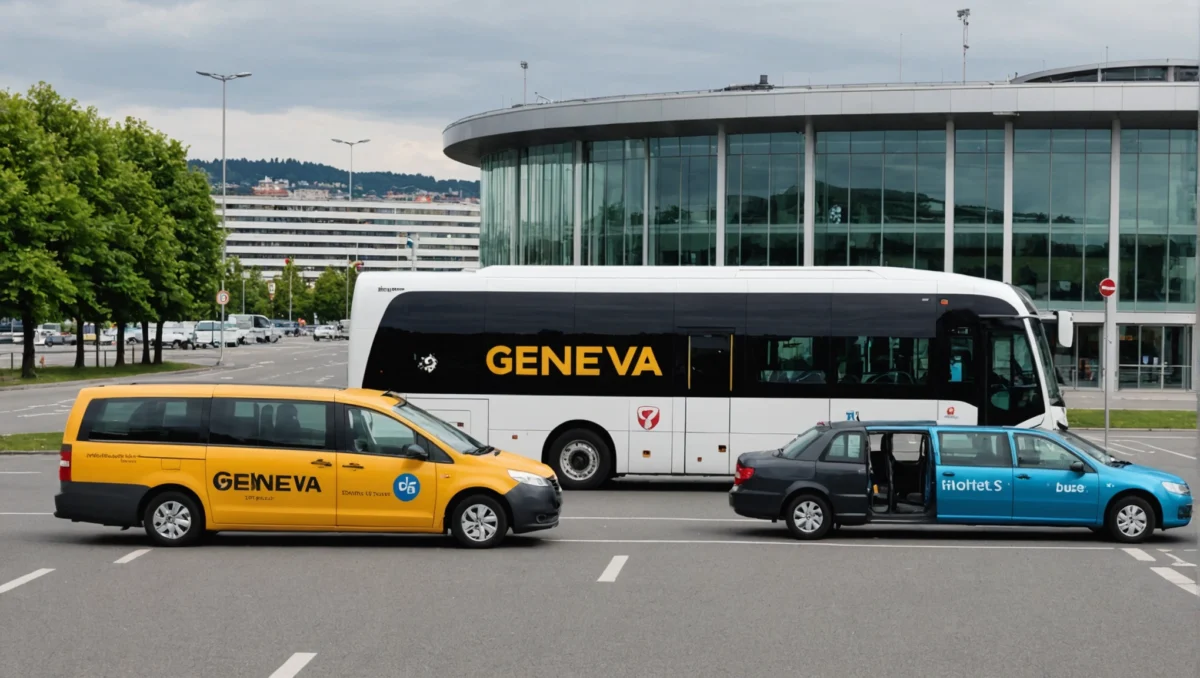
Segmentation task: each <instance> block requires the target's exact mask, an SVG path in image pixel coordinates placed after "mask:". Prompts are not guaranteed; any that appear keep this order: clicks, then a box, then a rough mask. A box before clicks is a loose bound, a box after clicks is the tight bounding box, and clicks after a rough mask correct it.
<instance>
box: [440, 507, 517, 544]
mask: <svg viewBox="0 0 1200 678" xmlns="http://www.w3.org/2000/svg"><path fill="white" fill-rule="evenodd" d="M507 533H508V516H507V515H506V514H505V512H504V507H503V506H501V505H500V502H498V501H496V500H495V499H494V498H493V497H489V496H488V495H486V494H472V495H470V496H468V497H466V498H464V499H463V500H462V501H460V502H458V504H457V505H456V506H455V507H454V511H452V512H451V514H450V534H452V535H454V538H455V539H456V540H458V543H459V544H460V545H461V546H464V547H466V548H470V549H487V548H491V547H493V546H496V545H497V544H499V543H500V542H501V541H504V536H505V535H506V534H507Z"/></svg>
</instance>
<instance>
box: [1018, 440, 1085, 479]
mask: <svg viewBox="0 0 1200 678" xmlns="http://www.w3.org/2000/svg"><path fill="white" fill-rule="evenodd" d="M1013 437H1014V438H1016V441H1017V466H1019V467H1021V468H1042V469H1051V470H1058V471H1066V470H1068V469H1070V468H1071V464H1074V463H1075V462H1077V461H1082V460H1081V459H1080V458H1079V457H1077V456H1075V453H1074V452H1071V451H1070V450H1068V449H1067V448H1065V447H1063V446H1062V445H1059V444H1058V443H1056V442H1054V441H1053V440H1050V439H1049V438H1043V437H1041V436H1037V435H1030V434H1028V433H1017V434H1014V435H1013Z"/></svg>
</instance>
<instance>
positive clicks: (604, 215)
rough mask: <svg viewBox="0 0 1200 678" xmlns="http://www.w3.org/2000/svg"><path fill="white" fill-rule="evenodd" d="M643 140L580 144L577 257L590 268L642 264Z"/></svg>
mask: <svg viewBox="0 0 1200 678" xmlns="http://www.w3.org/2000/svg"><path fill="white" fill-rule="evenodd" d="M645 143H646V142H645V141H644V140H641V139H627V140H624V141H596V142H589V143H588V144H586V145H585V146H584V164H583V172H584V174H583V225H582V226H583V228H582V236H583V242H582V243H581V248H580V249H581V256H582V257H583V262H584V263H585V264H588V265H592V266H621V265H625V266H636V265H639V264H641V263H642V228H643V223H642V216H643V214H644V211H645V208H644V206H643V202H644V192H643V190H642V189H643V182H644V177H645V173H646V170H645V163H646V161H645V158H646V150H645Z"/></svg>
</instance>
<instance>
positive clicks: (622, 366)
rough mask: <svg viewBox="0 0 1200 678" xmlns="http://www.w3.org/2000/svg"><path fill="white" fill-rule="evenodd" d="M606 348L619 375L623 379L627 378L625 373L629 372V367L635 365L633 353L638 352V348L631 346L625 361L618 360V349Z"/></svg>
mask: <svg viewBox="0 0 1200 678" xmlns="http://www.w3.org/2000/svg"><path fill="white" fill-rule="evenodd" d="M605 348H607V349H608V357H609V358H612V364H613V367H615V368H617V374H619V375H621V376H622V377H623V376H625V373H626V372H628V371H629V366H630V365H631V364H633V353H634V351H636V350H637V347H636V346H630V347H629V350H627V351H625V359H624V360H620V359H618V358H617V349H615V348H613V347H612V346H606V347H605Z"/></svg>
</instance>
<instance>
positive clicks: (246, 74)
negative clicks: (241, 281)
mask: <svg viewBox="0 0 1200 678" xmlns="http://www.w3.org/2000/svg"><path fill="white" fill-rule="evenodd" d="M196 74H197V75H203V76H204V77H206V78H212V79H213V80H220V81H221V231H223V232H225V231H226V228H225V85H226V83H228V82H229V81H230V80H237V79H238V78H248V77H250V75H251V74H250V72H249V71H242V72H241V73H234V74H233V75H221V74H220V73H209V72H207V71H196ZM227 234H228V233H227V232H225V233H223V234H222V235H223V236H224V235H227ZM221 289H225V239H224V237H222V239H221ZM242 298H243V299H245V295H243V296H242ZM224 360H225V306H224V305H222V306H221V351H220V353H218V354H217V364H218V365H220V364H221V363H222V362H223V361H224Z"/></svg>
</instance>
